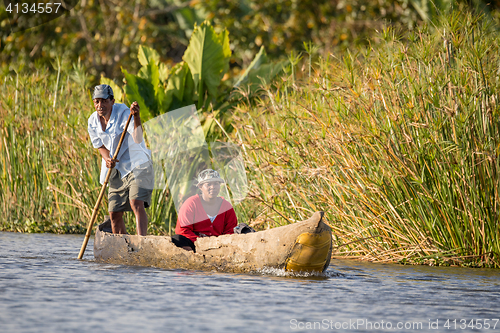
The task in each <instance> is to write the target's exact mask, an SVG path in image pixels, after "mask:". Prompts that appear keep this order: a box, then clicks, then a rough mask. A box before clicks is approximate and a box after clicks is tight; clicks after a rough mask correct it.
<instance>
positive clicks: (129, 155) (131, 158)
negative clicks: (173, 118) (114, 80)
mask: <svg viewBox="0 0 500 333" xmlns="http://www.w3.org/2000/svg"><path fill="white" fill-rule="evenodd" d="M129 114H130V108H128V107H127V106H126V105H125V104H121V103H115V104H114V105H113V110H112V111H111V116H110V118H109V121H108V124H107V126H106V130H105V131H103V130H102V126H101V122H100V120H99V115H98V114H97V111H96V112H94V113H93V114H92V115H91V116H90V118H89V120H88V132H89V135H90V140H91V141H92V146H94V148H100V147H102V146H104V147H106V149H108V150H109V152H110V156H111V157H114V154H115V151H116V148H117V147H118V143H119V142H120V137H121V135H122V132H123V130H124V129H125V125H126V123H127V119H128V116H129ZM133 133H134V117H133V116H132V119H131V120H130V123H129V126H128V128H127V134H125V138H124V140H123V143H122V147H121V148H120V151H119V153H118V156H117V157H114V158H115V159H117V160H119V162H117V163H116V166H115V168H116V169H117V170H118V171H119V172H120V175H121V177H122V178H123V177H125V176H126V175H128V174H129V173H130V172H132V170H134V168H136V167H137V166H139V165H141V164H143V163H146V162H148V161H150V160H151V151H150V150H149V149H147V148H146V144H145V143H144V140H142V141H141V143H135V141H134V139H133V137H132V134H133ZM107 170H108V168H107V167H106V161H105V160H104V159H102V162H101V175H100V183H101V184H104V181H105V180H106V172H107Z"/></svg>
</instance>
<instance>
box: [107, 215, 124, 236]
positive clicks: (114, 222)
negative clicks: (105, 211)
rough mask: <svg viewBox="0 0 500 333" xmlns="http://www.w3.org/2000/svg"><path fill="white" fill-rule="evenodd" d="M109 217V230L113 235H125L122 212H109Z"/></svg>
mask: <svg viewBox="0 0 500 333" xmlns="http://www.w3.org/2000/svg"><path fill="white" fill-rule="evenodd" d="M109 215H110V217H111V230H113V233H114V234H126V233H127V229H126V228H125V222H124V221H123V212H109Z"/></svg>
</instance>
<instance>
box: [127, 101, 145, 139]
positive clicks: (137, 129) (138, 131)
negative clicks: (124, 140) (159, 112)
mask: <svg viewBox="0 0 500 333" xmlns="http://www.w3.org/2000/svg"><path fill="white" fill-rule="evenodd" d="M130 113H132V115H133V116H134V131H133V133H132V138H133V139H134V142H135V143H141V142H142V140H143V139H142V123H141V112H140V107H139V104H138V103H137V102H134V103H132V105H131V106H130Z"/></svg>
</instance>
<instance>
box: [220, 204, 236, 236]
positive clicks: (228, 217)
mask: <svg viewBox="0 0 500 333" xmlns="http://www.w3.org/2000/svg"><path fill="white" fill-rule="evenodd" d="M224 220H225V221H224V222H225V225H224V232H223V233H222V234H223V235H228V234H234V228H235V227H236V226H237V225H238V218H237V217H236V212H235V211H234V209H233V207H231V209H229V210H228V211H227V212H226V213H225V216H224Z"/></svg>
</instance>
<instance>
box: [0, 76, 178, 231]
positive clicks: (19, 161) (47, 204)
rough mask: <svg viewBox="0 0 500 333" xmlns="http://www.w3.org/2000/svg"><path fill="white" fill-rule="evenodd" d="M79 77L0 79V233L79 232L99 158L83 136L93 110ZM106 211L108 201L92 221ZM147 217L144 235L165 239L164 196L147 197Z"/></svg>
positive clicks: (131, 225) (94, 189)
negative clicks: (146, 232) (149, 203)
mask: <svg viewBox="0 0 500 333" xmlns="http://www.w3.org/2000/svg"><path fill="white" fill-rule="evenodd" d="M58 76H59V77H58ZM84 76H85V75H84V74H82V73H81V72H80V74H79V76H76V75H75V72H74V71H72V70H67V71H59V74H58V73H53V72H49V70H47V69H43V68H39V69H38V70H36V71H35V72H32V73H24V74H19V75H17V74H16V73H14V74H12V73H11V74H10V75H7V76H5V77H4V78H2V82H0V88H1V89H2V95H1V96H0V117H1V120H0V212H1V213H2V220H1V221H0V230H7V231H18V232H54V233H84V232H85V230H86V228H87V224H88V221H89V219H90V216H91V214H92V210H93V208H94V205H95V202H96V200H97V196H98V194H99V190H100V188H101V185H100V184H99V171H100V157H99V156H98V153H97V150H96V149H93V148H92V145H91V143H90V140H89V138H88V134H87V119H88V117H89V116H90V114H91V113H92V112H93V108H92V101H91V99H90V96H89V94H88V91H87V90H86V88H85V82H86V80H85V77H84ZM56 92H57V94H56ZM106 212H107V198H105V199H104V200H103V203H102V204H101V209H100V211H99V215H98V218H97V221H100V220H102V218H103V215H104V214H107V213H106ZM148 212H149V213H150V215H151V222H150V224H149V232H150V233H154V234H165V233H168V231H169V223H168V221H169V220H171V219H172V218H174V219H175V216H174V217H172V214H173V213H175V211H174V210H173V209H172V205H171V204H169V203H168V202H167V200H165V193H163V192H161V191H155V192H154V194H153V205H152V208H151V209H150V210H149V211H148ZM127 215H129V216H128V218H127V219H126V222H127V230H128V232H129V233H135V222H134V218H133V216H132V215H133V214H131V213H130V214H127ZM174 227H175V223H174Z"/></svg>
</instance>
